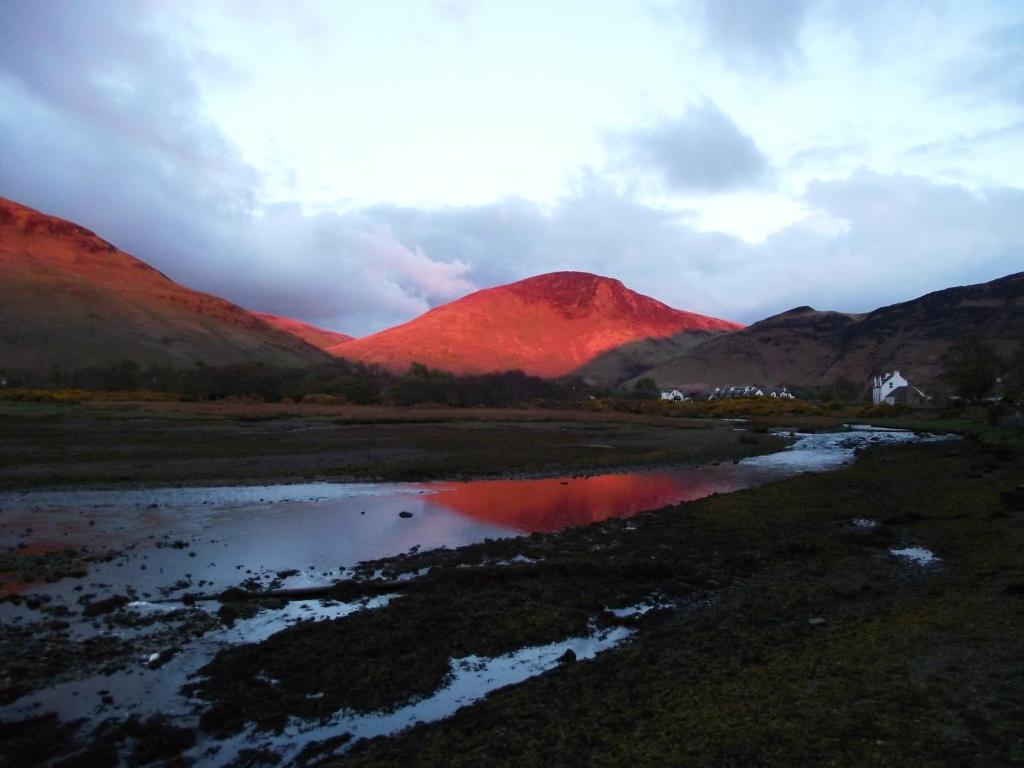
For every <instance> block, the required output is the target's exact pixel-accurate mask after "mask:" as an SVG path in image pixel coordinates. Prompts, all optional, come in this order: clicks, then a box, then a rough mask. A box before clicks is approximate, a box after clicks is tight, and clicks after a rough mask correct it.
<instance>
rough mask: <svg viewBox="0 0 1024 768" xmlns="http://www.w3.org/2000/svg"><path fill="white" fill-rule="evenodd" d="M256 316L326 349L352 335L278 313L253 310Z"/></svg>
mask: <svg viewBox="0 0 1024 768" xmlns="http://www.w3.org/2000/svg"><path fill="white" fill-rule="evenodd" d="M253 314H254V315H256V317H258V318H259V319H260V320H263V321H264V322H266V323H270V325H272V326H274V327H275V328H277V329H279V330H282V331H285V332H287V333H290V334H292V335H293V336H298V337H299V338H300V339H302V340H303V341H305V342H307V343H308V344H312V345H313V346H314V347H316V348H318V349H327V348H328V347H336V346H337V345H338V344H344V343H345V342H346V341H352V339H354V338H355V337H354V336H349V335H348V334H346V333H338V331H330V330H328V329H326V328H318V327H317V326H315V325H310V324H309V323H304V322H302V321H301V320H293V319H292V318H290V317H281V316H280V315H270V314H267V313H266V312H253Z"/></svg>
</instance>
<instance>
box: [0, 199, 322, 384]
mask: <svg viewBox="0 0 1024 768" xmlns="http://www.w3.org/2000/svg"><path fill="white" fill-rule="evenodd" d="M124 359H130V360H133V361H135V362H136V363H139V364H141V365H146V364H150V363H173V364H176V365H179V366H192V365H194V364H195V363H196V362H200V361H201V362H203V363H206V364H208V365H226V364H231V363H241V362H246V361H263V362H267V363H272V364H277V365H288V366H297V365H308V364H310V363H313V362H316V361H321V360H324V359H328V358H326V356H325V355H324V354H323V353H322V352H320V351H319V350H317V349H315V348H313V347H312V346H310V345H309V344H307V343H305V342H303V341H302V340H300V339H297V338H295V337H294V336H292V335H291V334H289V333H285V332H284V331H280V330H277V329H276V328H273V327H271V326H270V325H268V324H267V323H266V322H264V321H263V320H260V319H259V318H257V317H254V316H253V315H252V314H251V313H249V312H247V311H246V310H244V309H242V308H241V307H239V306H236V305H234V304H232V303H230V302H228V301H225V300H224V299H220V298H217V297H216V296H210V295H208V294H205V293H199V292H197V291H193V290H190V289H188V288H185V287H184V286H181V285H178V284H177V283H175V282H174V281H172V280H170V279H169V278H167V277H166V276H165V275H163V274H161V273H160V272H158V271H156V270H155V269H153V268H152V267H150V266H149V265H147V264H145V263H144V262H142V261H140V260H139V259H136V258H134V257H132V256H129V255H128V254H127V253H124V252H122V251H119V250H118V249H117V248H115V247H114V246H113V245H111V244H110V243H108V242H106V241H105V240H102V239H100V238H99V237H97V236H96V235H95V234H94V233H93V232H91V231H89V230H88V229H85V228H84V227H80V226H78V225H77V224H73V223H71V222H69V221H65V220H64V219H59V218H57V217H55V216H47V215H45V214H42V213H40V212H38V211H35V210H33V209H31V208H27V207H25V206H22V205H19V204H17V203H14V202H11V201H9V200H5V199H3V198H0V365H2V366H3V367H4V368H6V369H7V370H22V371H34V372H41V371H48V370H50V369H51V368H52V367H54V366H59V367H60V368H61V369H63V370H65V371H67V370H72V369H77V368H86V367H94V366H106V365H109V364H110V363H112V362H115V361H119V360H124Z"/></svg>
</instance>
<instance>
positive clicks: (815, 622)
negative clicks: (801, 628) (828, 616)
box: [807, 616, 825, 627]
mask: <svg viewBox="0 0 1024 768" xmlns="http://www.w3.org/2000/svg"><path fill="white" fill-rule="evenodd" d="M807 623H808V624H810V625H811V626H812V627H823V626H825V620H824V619H823V618H821V616H815V617H814V618H813V619H808V620H807Z"/></svg>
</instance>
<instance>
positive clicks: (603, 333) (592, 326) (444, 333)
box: [329, 272, 742, 378]
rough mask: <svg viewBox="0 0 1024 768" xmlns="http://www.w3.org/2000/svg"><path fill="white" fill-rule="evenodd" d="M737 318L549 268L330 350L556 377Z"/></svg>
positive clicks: (456, 368)
mask: <svg viewBox="0 0 1024 768" xmlns="http://www.w3.org/2000/svg"><path fill="white" fill-rule="evenodd" d="M740 327H742V326H740V325H739V324H738V323H733V322H729V321H727V320H718V319H716V318H712V317H706V316H704V315H698V314H694V313H692V312H685V311H683V310H679V309H673V308H672V307H669V306H666V305H665V304H662V303H661V302H660V301H656V300H654V299H652V298H649V297H647V296H643V295H641V294H639V293H636V292H635V291H631V290H629V289H628V288H626V287H625V286H624V285H623V284H622V283H621V282H619V281H618V280H613V279H611V278H607V277H601V276H599V275H592V274H588V273H585V272H553V273H550V274H546V275H539V276H537V277H531V278H528V279H526V280H521V281H519V282H516V283H511V284H509V285H502V286H498V287H496V288H488V289H486V290H482V291H477V292H476V293H472V294H470V295H469V296H465V297H463V298H461V299H457V300H456V301H452V302H450V303H448V304H444V305H442V306H439V307H436V308H434V309H432V310H430V311H429V312H426V313H425V314H423V315H420V316H419V317H417V318H415V319H414V320H411V321H409V322H407V323H404V324H403V325H398V326H395V327H394V328H389V329H387V330H384V331H381V332H380V333H375V334H373V335H371V336H366V337H363V338H361V339H356V340H355V341H350V342H346V343H344V344H341V345H339V346H336V347H331V348H330V349H329V351H330V352H332V353H334V354H337V355H338V356H340V357H344V358H347V359H350V360H357V361H360V362H364V363H378V364H380V365H382V366H384V367H385V368H388V369H390V370H393V371H403V370H405V369H407V368H408V367H409V365H410V363H413V362H418V363H423V364H425V365H428V366H431V367H435V368H441V369H444V370H447V371H452V372H454V373H488V372H492V371H506V370H513V369H518V370H521V371H524V372H526V373H528V374H532V375H535V376H542V377H545V378H556V377H559V376H564V375H566V374H569V373H572V372H573V371H576V370H578V369H579V368H580V367H581V366H583V365H585V364H586V363H590V362H591V361H593V360H594V359H595V358H596V357H597V356H598V355H600V354H601V353H603V352H607V351H609V350H611V349H614V348H616V347H620V346H621V345H623V344H628V343H631V342H636V341H640V340H642V339H650V338H668V337H671V336H674V335H676V334H679V333H680V332H682V331H699V332H715V331H725V330H735V329H737V328H740Z"/></svg>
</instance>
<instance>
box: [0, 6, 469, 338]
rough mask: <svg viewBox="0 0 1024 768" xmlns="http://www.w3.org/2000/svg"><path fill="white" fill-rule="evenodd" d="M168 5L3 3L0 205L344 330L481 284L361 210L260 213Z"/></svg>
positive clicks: (390, 318) (207, 286)
mask: <svg viewBox="0 0 1024 768" xmlns="http://www.w3.org/2000/svg"><path fill="white" fill-rule="evenodd" d="M159 7H160V6H147V5H140V4H134V3H115V2H109V3H94V4H82V3H70V2H66V3H58V2H53V3H8V4H3V5H0V145H2V146H3V147H4V151H3V152H2V153H0V195H4V196H7V197H10V198H12V199H15V200H17V201H19V202H22V203H24V204H27V205H31V206H34V207H37V208H40V209H41V210H43V211H46V212H48V213H53V214H56V215H59V216H63V217H66V218H69V219H72V220H74V221H77V222H79V223H81V224H83V225H85V226H88V227H90V228H92V229H95V230H97V231H98V232H100V233H101V234H102V235H103V236H104V237H106V238H107V239H109V240H111V241H112V242H114V243H115V244H117V245H118V246H119V247H121V248H122V249H124V250H126V251H128V252H130V253H132V254H134V255H136V256H138V257H140V258H142V259H144V260H145V261H147V262H149V263H151V264H153V265H154V266H155V267H157V268H158V269H160V270H161V271H163V272H165V273H166V274H168V275H169V276H170V277H172V278H173V279H175V280H178V281H179V282H182V283H184V284H186V285H188V286H190V287H193V288H197V289H200V290H205V291H209V292H213V293H218V294H220V295H223V296H225V297H226V298H228V299H231V300H233V301H235V302H238V303H239V304H242V305H244V306H247V307H251V308H253V309H261V310H267V311H276V312H280V313H283V314H292V315H295V316H298V317H300V318H301V319H306V320H310V321H318V322H324V323H325V324H329V325H334V326H335V327H337V328H338V329H339V330H343V331H348V332H355V333H361V332H366V331H369V330H373V329H376V328H378V327H380V326H381V325H385V324H388V323H390V322H394V321H395V320H396V319H400V318H402V317H408V316H409V315H412V314H416V313H418V312H422V311H424V310H426V309H428V308H429V306H430V305H431V303H432V302H433V303H436V302H438V301H441V300H445V299H449V298H453V297H454V296H456V295H459V294H461V293H464V292H465V291H467V290H470V289H472V288H473V285H472V283H470V282H469V281H467V280H466V279H464V278H463V277H462V275H463V273H464V272H465V271H466V270H467V267H466V266H465V265H463V264H460V263H459V262H458V261H457V260H449V261H435V260H433V259H431V258H430V257H429V256H427V255H426V253H425V252H424V251H422V250H419V249H417V248H416V247H411V248H407V247H405V246H404V245H402V244H401V243H400V242H399V241H398V240H397V239H396V238H395V237H394V235H393V234H392V233H391V232H389V231H388V229H387V227H386V226H385V225H384V224H382V223H380V222H375V221H372V220H370V219H369V218H367V217H366V216H360V215H349V216H338V215H335V214H329V215H323V216H306V215H304V214H302V213H301V212H300V211H298V210H297V209H288V208H287V207H285V208H284V209H271V210H270V211H267V212H265V213H264V212H260V213H257V212H255V211H254V206H255V203H254V201H255V200H256V199H258V195H259V190H260V185H261V178H260V176H259V174H257V173H256V172H255V171H254V170H253V169H252V168H251V167H250V166H248V165H247V164H246V163H244V162H243V161H242V159H241V158H240V156H239V154H238V152H237V150H236V149H235V147H234V146H233V145H232V144H231V143H230V141H229V140H227V138H226V137H225V136H223V134H222V133H221V132H220V131H219V130H218V129H217V128H216V126H214V125H212V124H211V123H210V122H209V121H208V120H207V119H206V118H205V117H204V113H203V110H202V104H201V101H200V99H199V93H198V88H197V86H196V84H195V82H194V80H193V79H192V73H193V72H194V71H195V68H196V67H209V66H211V64H210V61H211V60H210V54H208V52H205V51H202V50H197V49H195V48H192V47H190V46H189V45H187V44H185V43H184V42H182V41H181V40H178V39H176V38H177V37H180V35H178V34H177V33H178V32H180V30H176V29H174V28H173V26H172V25H173V23H174V19H173V18H171V17H168V18H157V17H156V16H154V14H153V9H154V8H159ZM161 25H164V26H161ZM214 59H215V57H214ZM218 74H219V75H223V73H218Z"/></svg>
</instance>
